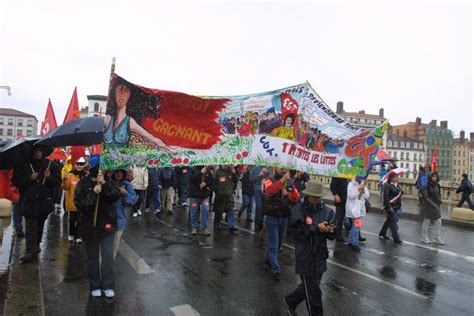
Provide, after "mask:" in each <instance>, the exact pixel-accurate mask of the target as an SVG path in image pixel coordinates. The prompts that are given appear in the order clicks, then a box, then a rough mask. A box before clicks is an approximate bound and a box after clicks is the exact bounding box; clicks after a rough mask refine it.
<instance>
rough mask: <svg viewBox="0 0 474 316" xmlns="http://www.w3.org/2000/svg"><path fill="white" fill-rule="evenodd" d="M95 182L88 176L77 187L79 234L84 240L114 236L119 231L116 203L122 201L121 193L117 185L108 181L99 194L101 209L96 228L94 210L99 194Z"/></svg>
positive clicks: (76, 201) (75, 201)
mask: <svg viewBox="0 0 474 316" xmlns="http://www.w3.org/2000/svg"><path fill="white" fill-rule="evenodd" d="M95 185H96V182H95V181H92V179H91V178H90V177H89V176H87V177H85V178H83V179H81V181H79V183H78V184H77V187H76V192H75V194H74V203H75V204H76V207H77V210H78V226H79V232H80V234H81V236H82V237H83V238H84V239H95V238H100V237H102V236H105V235H108V234H113V233H115V232H116V231H117V211H116V210H115V208H114V203H115V202H116V201H118V200H119V199H120V197H121V196H120V191H119V187H118V185H117V183H116V182H115V181H112V180H108V181H107V182H105V183H104V184H103V185H102V191H101V192H100V194H99V209H98V212H97V224H96V226H95V227H94V225H93V223H94V210H95V206H96V202H97V194H96V193H95V192H94V187H95Z"/></svg>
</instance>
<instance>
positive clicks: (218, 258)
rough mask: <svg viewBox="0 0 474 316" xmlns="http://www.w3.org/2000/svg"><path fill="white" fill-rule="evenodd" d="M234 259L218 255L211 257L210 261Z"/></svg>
mask: <svg viewBox="0 0 474 316" xmlns="http://www.w3.org/2000/svg"><path fill="white" fill-rule="evenodd" d="M229 260H232V257H217V258H211V259H210V261H212V262H226V261H229Z"/></svg>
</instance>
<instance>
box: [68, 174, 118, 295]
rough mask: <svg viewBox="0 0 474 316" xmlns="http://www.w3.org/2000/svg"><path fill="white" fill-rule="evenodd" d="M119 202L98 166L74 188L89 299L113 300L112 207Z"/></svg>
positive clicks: (114, 215) (114, 219)
mask: <svg viewBox="0 0 474 316" xmlns="http://www.w3.org/2000/svg"><path fill="white" fill-rule="evenodd" d="M120 198H121V193H120V188H119V186H118V184H117V182H115V181H113V180H111V179H108V180H107V181H106V180H105V179H104V176H103V175H102V174H101V173H99V166H98V165H96V166H93V167H92V168H91V169H90V172H89V175H88V176H86V177H84V178H82V179H81V180H80V181H79V183H78V184H77V187H76V192H75V195H74V203H75V204H76V207H77V210H78V212H79V216H78V217H79V223H78V224H79V232H80V234H81V236H82V238H83V239H84V243H85V246H86V253H87V279H88V281H89V289H90V291H91V295H92V297H100V296H102V290H103V291H104V294H105V296H106V297H107V298H112V297H114V296H115V290H114V287H115V284H114V271H113V264H114V248H113V247H114V239H115V232H116V231H117V211H116V210H115V208H114V203H116V201H118V200H119V199H120Z"/></svg>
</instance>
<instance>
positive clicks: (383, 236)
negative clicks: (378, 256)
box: [379, 235, 390, 239]
mask: <svg viewBox="0 0 474 316" xmlns="http://www.w3.org/2000/svg"><path fill="white" fill-rule="evenodd" d="M379 238H380V239H390V237H388V236H386V235H379Z"/></svg>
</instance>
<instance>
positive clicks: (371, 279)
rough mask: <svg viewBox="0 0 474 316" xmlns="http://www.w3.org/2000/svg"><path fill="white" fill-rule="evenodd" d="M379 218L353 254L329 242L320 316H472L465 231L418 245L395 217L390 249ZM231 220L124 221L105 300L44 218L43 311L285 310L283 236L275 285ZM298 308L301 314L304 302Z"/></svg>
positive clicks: (183, 212)
mask: <svg viewBox="0 0 474 316" xmlns="http://www.w3.org/2000/svg"><path fill="white" fill-rule="evenodd" d="M384 220H385V217H384V216H381V215H378V214H369V215H368V216H367V217H366V218H365V219H364V221H363V227H362V231H363V236H364V237H366V238H367V241H366V242H364V243H362V245H361V247H362V252H361V253H354V252H352V251H351V250H350V249H348V247H347V246H346V245H344V244H341V243H335V242H333V241H330V242H329V247H330V249H331V250H332V251H331V254H330V258H329V262H330V263H329V264H328V271H327V272H326V273H325V275H324V277H323V279H322V282H321V288H322V291H323V304H324V307H325V314H326V315H409V314H411V315H473V314H474V277H473V275H474V257H473V256H474V236H473V232H472V231H468V230H463V229H457V228H455V227H443V228H442V237H443V238H444V240H445V241H446V245H445V246H424V245H420V244H421V243H420V238H419V230H420V223H419V222H416V221H412V220H403V218H402V220H401V221H400V223H399V226H400V233H401V237H402V239H403V240H404V241H405V243H404V244H403V245H395V244H394V243H393V242H392V241H391V240H386V241H384V240H380V239H378V237H377V234H378V230H379V229H380V227H381V225H382V223H383V221H384ZM210 223H212V220H210ZM240 226H241V227H242V229H240V230H239V231H238V232H237V233H236V234H230V233H229V232H228V231H227V230H226V229H222V230H220V231H216V232H213V231H212V224H211V227H210V228H211V232H212V236H210V237H204V236H191V234H190V228H189V224H188V218H187V209H185V208H182V207H176V209H175V214H174V215H172V216H168V215H166V214H162V215H160V216H159V217H155V216H154V215H152V214H151V213H145V214H143V216H142V217H139V218H131V217H129V219H128V222H127V228H126V230H125V233H124V235H123V241H124V244H122V245H121V248H120V252H119V255H118V256H117V259H116V262H115V275H116V294H117V296H116V298H115V299H113V300H109V299H105V298H102V299H92V298H90V297H89V292H88V284H87V280H86V279H85V262H86V260H85V252H84V246H83V245H74V244H70V243H69V242H68V241H67V216H61V217H59V216H57V215H51V216H50V218H49V220H48V222H47V223H46V229H45V231H46V232H47V233H46V235H45V239H44V241H43V244H42V248H43V251H42V252H41V258H40V262H39V266H40V269H39V271H40V285H41V290H42V293H43V299H44V310H45V314H46V315H61V314H65V313H67V314H68V315H84V314H86V315H174V314H175V313H176V315H180V312H179V311H178V312H177V311H176V309H173V310H174V312H173V311H172V310H171V309H172V308H173V307H176V306H181V305H184V304H188V305H190V306H191V307H192V308H193V309H194V310H195V311H197V312H198V313H200V314H201V315H286V312H285V309H284V303H283V296H284V295H285V294H287V293H289V292H291V291H293V290H294V288H295V287H296V286H297V284H298V280H299V278H298V276H297V275H295V274H294V255H293V250H292V242H291V237H289V238H287V240H286V242H285V244H284V247H283V251H282V252H281V254H280V261H281V265H282V269H283V271H282V279H281V281H280V282H276V281H273V280H272V278H271V275H270V271H269V269H268V267H267V266H266V265H265V264H264V263H263V257H264V252H265V249H264V245H263V243H262V242H260V240H259V238H258V235H257V234H255V233H253V231H252V229H253V228H252V227H251V226H249V225H248V224H247V223H246V222H245V220H242V221H241V222H240ZM437 249H442V250H441V251H437ZM16 268H19V269H21V266H19V267H16ZM32 286H33V285H32ZM179 309H180V308H178V309H177V310H179ZM298 313H299V314H301V315H306V314H307V312H306V310H305V306H304V303H302V304H301V305H300V306H299V308H298Z"/></svg>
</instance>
